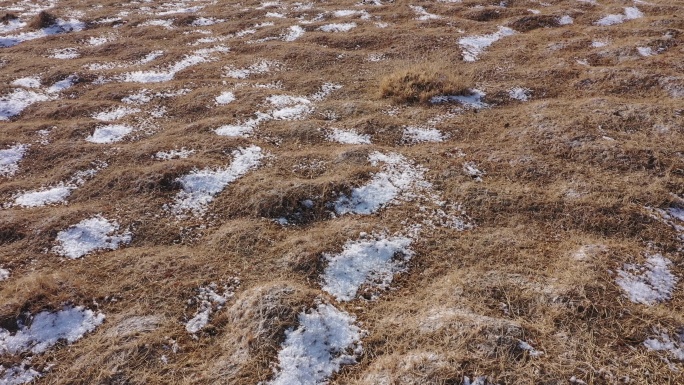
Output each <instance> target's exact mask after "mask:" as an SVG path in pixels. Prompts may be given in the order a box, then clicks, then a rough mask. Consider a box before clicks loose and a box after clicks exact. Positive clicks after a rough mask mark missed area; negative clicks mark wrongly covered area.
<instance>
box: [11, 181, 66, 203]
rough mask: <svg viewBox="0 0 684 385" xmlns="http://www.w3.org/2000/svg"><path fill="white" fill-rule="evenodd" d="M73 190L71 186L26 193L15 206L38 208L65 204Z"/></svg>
mask: <svg viewBox="0 0 684 385" xmlns="http://www.w3.org/2000/svg"><path fill="white" fill-rule="evenodd" d="M73 189H74V187H71V186H65V185H60V186H55V187H51V188H48V189H45V190H40V191H29V192H25V193H22V194H21V195H19V196H18V197H17V198H16V199H15V200H14V204H15V205H18V206H23V207H38V206H45V205H50V204H55V203H64V202H65V200H66V198H67V197H68V196H69V195H70V194H71V191H72V190H73Z"/></svg>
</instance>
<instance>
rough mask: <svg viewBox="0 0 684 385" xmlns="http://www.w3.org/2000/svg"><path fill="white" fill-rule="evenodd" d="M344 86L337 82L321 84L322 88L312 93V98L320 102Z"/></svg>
mask: <svg viewBox="0 0 684 385" xmlns="http://www.w3.org/2000/svg"><path fill="white" fill-rule="evenodd" d="M340 88H342V85H341V84H335V83H323V85H322V86H321V89H320V90H319V91H317V92H316V93H315V94H313V95H311V96H310V97H311V99H312V100H315V101H317V102H320V101H321V100H323V99H325V98H327V97H328V96H330V94H332V93H333V92H334V91H337V90H339V89H340Z"/></svg>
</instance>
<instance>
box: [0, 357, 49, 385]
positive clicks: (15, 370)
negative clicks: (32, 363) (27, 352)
mask: <svg viewBox="0 0 684 385" xmlns="http://www.w3.org/2000/svg"><path fill="white" fill-rule="evenodd" d="M27 366H28V362H23V363H21V364H20V365H17V366H12V367H10V368H7V369H5V368H4V367H3V366H2V365H0V384H1V385H21V384H26V383H29V382H31V381H33V380H35V379H37V378H38V377H40V376H41V374H40V373H39V372H37V371H35V370H34V369H33V368H31V367H27Z"/></svg>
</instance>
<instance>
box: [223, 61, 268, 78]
mask: <svg viewBox="0 0 684 385" xmlns="http://www.w3.org/2000/svg"><path fill="white" fill-rule="evenodd" d="M279 66H280V63H278V62H276V61H271V60H260V61H258V62H256V63H254V64H252V65H250V66H249V67H247V68H235V67H227V68H226V70H227V72H226V75H225V76H228V77H231V78H234V79H247V78H248V77H249V76H250V75H253V74H263V73H267V72H269V71H270V70H271V68H274V67H276V68H277V67H279Z"/></svg>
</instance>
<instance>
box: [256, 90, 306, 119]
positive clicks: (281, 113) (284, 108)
mask: <svg viewBox="0 0 684 385" xmlns="http://www.w3.org/2000/svg"><path fill="white" fill-rule="evenodd" d="M266 100H267V101H268V102H269V103H271V105H272V106H273V107H275V109H273V110H272V111H271V113H270V115H271V117H272V118H273V119H275V120H294V119H301V118H303V117H304V116H306V115H308V114H309V113H310V112H311V111H313V106H312V105H311V101H310V100H309V99H307V98H303V97H298V96H289V95H272V96H269V97H268V98H266Z"/></svg>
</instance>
